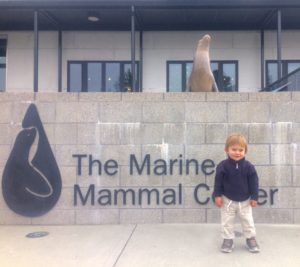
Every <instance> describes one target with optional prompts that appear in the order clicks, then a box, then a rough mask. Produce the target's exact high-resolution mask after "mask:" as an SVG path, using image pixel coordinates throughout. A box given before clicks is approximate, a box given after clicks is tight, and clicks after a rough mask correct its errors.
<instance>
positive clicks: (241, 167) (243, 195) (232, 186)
mask: <svg viewBox="0 0 300 267" xmlns="http://www.w3.org/2000/svg"><path fill="white" fill-rule="evenodd" d="M222 195H224V196H226V197H227V198H229V199H230V200H233V201H238V202H241V201H245V200H247V199H249V198H250V199H253V200H257V198H258V176H257V173H256V170H255V168H254V166H253V165H252V164H251V163H250V162H249V161H247V160H246V159H245V158H243V159H241V160H239V161H235V160H233V159H231V158H228V159H225V160H223V161H221V162H220V163H219V164H218V166H217V170H216V176H215V186H214V192H213V197H218V196H222Z"/></svg>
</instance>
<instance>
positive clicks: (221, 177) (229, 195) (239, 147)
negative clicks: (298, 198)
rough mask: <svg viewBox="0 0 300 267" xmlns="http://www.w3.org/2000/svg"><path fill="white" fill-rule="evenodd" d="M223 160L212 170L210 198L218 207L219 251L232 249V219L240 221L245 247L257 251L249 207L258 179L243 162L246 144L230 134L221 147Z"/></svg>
mask: <svg viewBox="0 0 300 267" xmlns="http://www.w3.org/2000/svg"><path fill="white" fill-rule="evenodd" d="M225 152H226V154H227V156H228V158H227V159H225V160H223V161H221V162H220V163H219V164H218V166H217V170H216V176H215V185H214V192H213V196H214V199H215V204H216V206H217V207H219V208H221V221H222V237H223V239H224V241H223V244H222V247H221V251H222V252H225V253H230V252H232V250H233V247H234V246H233V239H234V220H235V217H236V215H238V217H239V218H240V221H241V225H242V228H243V232H244V235H245V237H246V244H247V246H248V249H249V251H250V252H254V253H257V252H259V246H258V244H257V242H256V239H255V237H256V232H255V226H254V221H253V216H252V207H256V206H257V199H258V176H257V173H256V170H255V168H254V166H253V165H252V164H251V163H250V162H249V161H247V160H246V159H245V154H246V153H247V141H246V138H245V137H244V136H243V135H241V134H232V135H230V136H229V137H228V138H227V140H226V144H225Z"/></svg>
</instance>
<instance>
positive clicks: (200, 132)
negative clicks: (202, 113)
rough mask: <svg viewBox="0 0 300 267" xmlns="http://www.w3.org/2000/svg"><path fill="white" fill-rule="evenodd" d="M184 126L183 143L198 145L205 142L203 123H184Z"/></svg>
mask: <svg viewBox="0 0 300 267" xmlns="http://www.w3.org/2000/svg"><path fill="white" fill-rule="evenodd" d="M184 126H185V136H184V138H185V144H187V145H199V144H204V143H205V124H203V123H186V124H184Z"/></svg>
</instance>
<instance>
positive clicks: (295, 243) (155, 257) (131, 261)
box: [0, 224, 300, 267]
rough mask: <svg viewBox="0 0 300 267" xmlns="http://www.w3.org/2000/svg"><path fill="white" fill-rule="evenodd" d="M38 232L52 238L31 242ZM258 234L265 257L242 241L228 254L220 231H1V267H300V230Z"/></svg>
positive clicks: (280, 228) (175, 227)
mask: <svg viewBox="0 0 300 267" xmlns="http://www.w3.org/2000/svg"><path fill="white" fill-rule="evenodd" d="M35 231H47V232H49V235H47V236H45V237H40V238H27V237H26V235H27V234H28V233H30V232H35ZM237 232H238V233H239V228H237ZM257 234H258V241H259V243H260V246H261V253H259V254H251V253H249V252H248V251H247V250H246V247H245V240H244V238H243V237H237V238H236V240H235V250H234V252H233V253H231V254H223V253H221V252H219V246H220V243H221V239H220V236H219V225H209V224H157V225H147V224H139V225H100V226H0V236H1V237H0V266H1V267H27V266H28V267H29V266H30V267H75V266H76V267H79V266H80V267H114V266H116V267H144V266H149V267H160V266H163V267H173V266H174V267H175V266H176V267H177V266H178V267H193V266H197V267H198V266H199V267H200V266H201V267H206V266H208V267H213V266H230V267H235V266H236V267H240V266H243V267H248V266H255V267H260V266H263V267H268V266H270V267H277V266H278V267H279V266H280V267H299V266H300V225H257Z"/></svg>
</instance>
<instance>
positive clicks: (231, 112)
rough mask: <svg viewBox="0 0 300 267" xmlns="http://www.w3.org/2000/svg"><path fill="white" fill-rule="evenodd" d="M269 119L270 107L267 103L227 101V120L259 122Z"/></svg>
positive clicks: (233, 121) (232, 121)
mask: <svg viewBox="0 0 300 267" xmlns="http://www.w3.org/2000/svg"><path fill="white" fill-rule="evenodd" d="M269 121H270V108H269V105H268V104H267V103H261V102H246V103H234V102H231V103H228V122H231V123H241V122H243V123H260V122H269Z"/></svg>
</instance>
